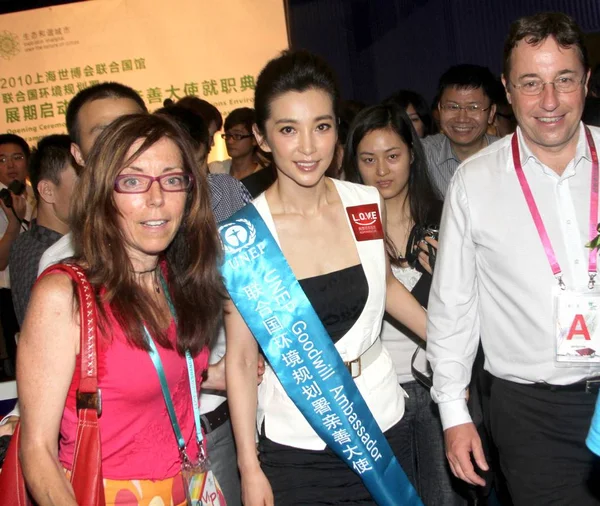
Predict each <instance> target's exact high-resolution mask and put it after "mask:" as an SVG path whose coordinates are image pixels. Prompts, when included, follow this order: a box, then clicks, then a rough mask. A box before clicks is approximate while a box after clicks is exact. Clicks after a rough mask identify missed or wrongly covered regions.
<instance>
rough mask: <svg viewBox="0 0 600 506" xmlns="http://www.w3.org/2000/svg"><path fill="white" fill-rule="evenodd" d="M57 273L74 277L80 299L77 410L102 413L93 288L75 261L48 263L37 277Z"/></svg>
mask: <svg viewBox="0 0 600 506" xmlns="http://www.w3.org/2000/svg"><path fill="white" fill-rule="evenodd" d="M56 272H62V273H64V274H66V275H67V276H69V277H70V278H71V279H72V280H73V282H74V283H75V289H76V290H77V296H78V298H79V321H80V323H79V324H80V328H81V333H80V339H81V346H80V351H79V353H80V356H81V369H80V371H81V375H80V379H79V387H78V389H77V411H78V412H79V410H81V409H94V410H95V411H96V413H97V414H98V416H100V415H101V413H102V396H101V393H100V389H99V388H98V350H97V346H98V343H97V334H96V333H97V321H98V318H97V315H98V312H97V307H96V299H95V297H94V291H93V289H92V285H90V282H89V281H88V279H87V277H86V275H85V272H84V271H83V269H82V268H81V267H79V266H78V265H75V264H55V265H51V266H50V267H48V268H47V269H46V270H45V271H44V272H42V274H40V276H39V278H38V280H39V279H41V278H42V277H44V276H46V275H47V274H53V273H56Z"/></svg>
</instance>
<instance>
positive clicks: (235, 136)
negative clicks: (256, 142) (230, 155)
mask: <svg viewBox="0 0 600 506" xmlns="http://www.w3.org/2000/svg"><path fill="white" fill-rule="evenodd" d="M221 137H222V138H223V139H225V140H230V139H233V140H234V141H241V140H242V139H248V138H249V137H254V136H253V135H252V134H221Z"/></svg>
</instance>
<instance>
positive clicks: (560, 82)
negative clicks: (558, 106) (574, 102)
mask: <svg viewBox="0 0 600 506" xmlns="http://www.w3.org/2000/svg"><path fill="white" fill-rule="evenodd" d="M584 80H585V77H583V78H582V79H579V80H578V79H575V78H573V77H570V76H560V77H557V78H556V79H554V81H542V80H541V79H529V80H527V81H525V82H523V83H521V84H515V83H513V82H511V83H510V84H511V86H512V87H513V88H516V89H517V90H519V91H520V92H521V93H523V95H531V96H533V95H539V94H540V93H542V91H544V89H545V88H546V85H547V84H551V85H552V86H554V89H555V90H556V91H557V92H558V93H573V92H574V91H576V90H577V88H579V86H581V85H582V84H583V82H584Z"/></svg>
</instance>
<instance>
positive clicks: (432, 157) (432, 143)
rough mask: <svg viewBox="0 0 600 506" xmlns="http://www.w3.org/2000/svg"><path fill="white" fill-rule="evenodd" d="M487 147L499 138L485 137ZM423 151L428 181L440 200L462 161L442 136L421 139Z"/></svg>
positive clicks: (448, 141) (446, 138)
mask: <svg viewBox="0 0 600 506" xmlns="http://www.w3.org/2000/svg"><path fill="white" fill-rule="evenodd" d="M485 139H486V140H487V145H488V146H489V145H490V144H491V143H492V142H495V141H497V140H498V139H499V137H494V136H493V135H487V134H486V135H485ZM421 143H422V144H423V150H424V151H425V157H426V158H427V168H428V173H429V179H430V180H431V184H433V188H434V189H435V191H436V192H437V193H438V195H439V196H440V197H441V199H442V200H444V198H445V197H446V190H447V189H448V185H449V184H450V180H451V179H452V176H453V175H454V173H455V172H456V169H458V166H459V165H460V164H461V163H462V162H463V161H464V160H459V159H458V157H457V156H456V153H454V150H453V149H452V145H451V144H450V139H448V137H446V136H445V135H444V134H436V135H430V136H428V137H425V138H424V139H422V141H421Z"/></svg>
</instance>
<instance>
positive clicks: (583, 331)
mask: <svg viewBox="0 0 600 506" xmlns="http://www.w3.org/2000/svg"><path fill="white" fill-rule="evenodd" d="M599 311H600V291H598V290H596V289H595V288H594V289H593V290H589V289H588V290H578V291H575V290H561V289H560V288H557V289H556V292H555V294H554V335H555V343H556V362H559V363H566V364H569V365H587V364H590V363H600V325H598V323H599V322H600V312H599Z"/></svg>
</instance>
